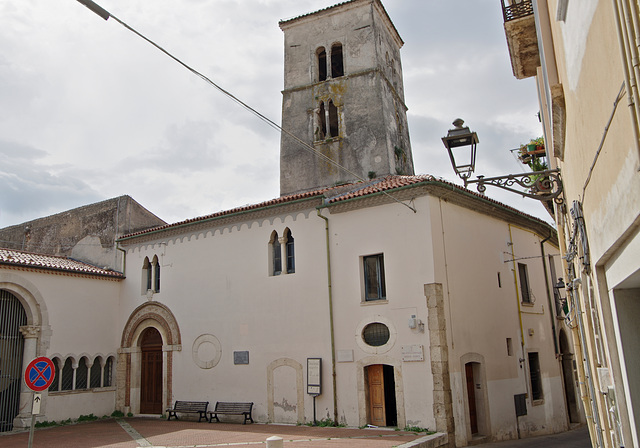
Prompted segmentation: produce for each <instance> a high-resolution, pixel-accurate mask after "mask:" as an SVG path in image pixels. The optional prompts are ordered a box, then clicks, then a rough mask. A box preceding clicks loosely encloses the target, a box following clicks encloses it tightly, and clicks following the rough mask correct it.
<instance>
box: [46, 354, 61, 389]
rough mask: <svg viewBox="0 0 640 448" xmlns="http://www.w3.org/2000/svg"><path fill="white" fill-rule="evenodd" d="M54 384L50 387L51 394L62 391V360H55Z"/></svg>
mask: <svg viewBox="0 0 640 448" xmlns="http://www.w3.org/2000/svg"><path fill="white" fill-rule="evenodd" d="M51 361H53V382H52V383H51V386H49V392H57V391H58V390H59V389H60V359H59V358H53V359H52V360H51Z"/></svg>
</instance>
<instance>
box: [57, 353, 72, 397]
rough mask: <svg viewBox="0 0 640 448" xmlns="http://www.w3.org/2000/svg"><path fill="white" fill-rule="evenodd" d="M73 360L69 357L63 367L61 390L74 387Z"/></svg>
mask: <svg viewBox="0 0 640 448" xmlns="http://www.w3.org/2000/svg"><path fill="white" fill-rule="evenodd" d="M72 363H73V360H72V359H71V358H67V360H66V361H65V362H64V367H62V388H61V389H60V390H72V389H73V365H72Z"/></svg>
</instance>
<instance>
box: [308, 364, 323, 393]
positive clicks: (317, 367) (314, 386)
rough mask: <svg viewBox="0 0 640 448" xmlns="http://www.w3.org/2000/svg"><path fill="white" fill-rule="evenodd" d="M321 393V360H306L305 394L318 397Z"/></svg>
mask: <svg viewBox="0 0 640 448" xmlns="http://www.w3.org/2000/svg"><path fill="white" fill-rule="evenodd" d="M321 392H322V358H307V393H308V394H309V395H320V393H321Z"/></svg>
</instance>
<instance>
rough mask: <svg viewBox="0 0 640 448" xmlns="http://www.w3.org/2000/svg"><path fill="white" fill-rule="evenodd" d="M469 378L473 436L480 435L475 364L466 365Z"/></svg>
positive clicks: (468, 393) (470, 420)
mask: <svg viewBox="0 0 640 448" xmlns="http://www.w3.org/2000/svg"><path fill="white" fill-rule="evenodd" d="M464 368H465V373H466V376H467V398H468V399H469V423H470V424H471V434H477V433H478V414H477V413H476V385H475V381H474V379H473V363H470V362H469V363H467V364H465V365H464Z"/></svg>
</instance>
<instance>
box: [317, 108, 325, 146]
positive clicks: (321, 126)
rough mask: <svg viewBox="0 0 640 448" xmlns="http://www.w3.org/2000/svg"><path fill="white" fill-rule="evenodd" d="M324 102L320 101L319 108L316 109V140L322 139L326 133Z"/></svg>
mask: <svg viewBox="0 0 640 448" xmlns="http://www.w3.org/2000/svg"><path fill="white" fill-rule="evenodd" d="M325 114H326V112H325V110H324V102H323V101H320V108H319V109H318V127H317V131H316V133H317V138H316V140H324V138H325V136H326V135H327V118H326V116H325Z"/></svg>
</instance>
